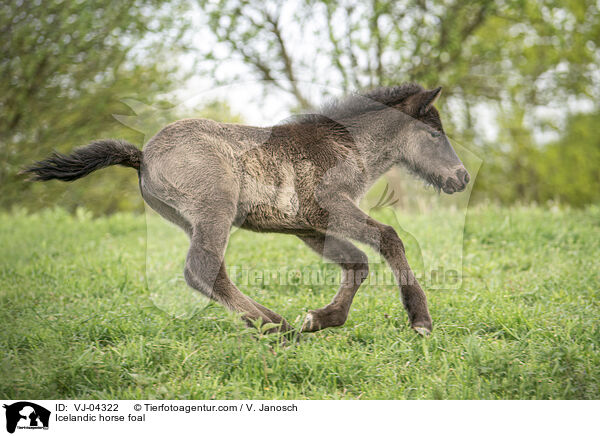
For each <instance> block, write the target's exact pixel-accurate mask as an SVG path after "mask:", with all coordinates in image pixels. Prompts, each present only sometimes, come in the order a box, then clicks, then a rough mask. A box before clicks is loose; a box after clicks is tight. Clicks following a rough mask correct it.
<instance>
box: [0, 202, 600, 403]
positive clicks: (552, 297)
mask: <svg viewBox="0 0 600 436" xmlns="http://www.w3.org/2000/svg"><path fill="white" fill-rule="evenodd" d="M415 218H416V219H421V220H422V221H423V225H424V226H426V227H428V228H439V227H443V226H444V225H445V223H447V222H448V221H452V220H454V219H456V216H455V215H454V214H451V213H450V214H448V213H444V214H440V215H435V214H434V215H428V216H423V217H415ZM599 219H600V209H598V207H589V208H587V209H584V210H553V211H549V210H545V209H539V208H511V209H508V208H504V209H503V208H497V207H479V208H474V209H471V210H470V213H469V215H468V217H467V227H466V230H465V249H464V250H465V254H464V274H465V279H464V281H463V284H462V288H461V289H460V290H459V291H441V290H440V291H429V292H428V297H429V302H430V305H431V313H432V315H433V318H434V322H435V330H434V333H433V335H432V336H431V337H430V338H429V339H422V338H419V337H417V336H416V335H415V334H414V333H413V332H412V331H411V330H410V328H409V327H408V323H407V319H406V314H405V312H404V309H403V307H402V303H401V301H400V299H399V297H398V293H397V290H396V288H395V287H394V286H391V285H390V286H387V285H384V286H375V285H370V286H363V287H362V288H361V290H360V291H359V292H358V294H357V296H356V298H355V301H354V304H353V309H352V311H351V313H350V318H349V320H348V322H347V323H346V325H345V326H344V327H341V328H338V329H329V330H324V331H322V332H318V333H315V334H305V335H303V338H302V340H301V341H300V342H299V343H292V344H289V345H287V346H283V345H280V344H279V343H278V342H277V341H276V340H274V339H273V338H269V337H267V336H259V337H256V334H255V333H253V332H252V331H251V330H249V329H246V328H245V327H244V326H243V324H242V322H241V321H239V320H238V319H237V317H235V316H234V315H230V314H228V313H227V312H226V311H225V309H223V308H222V307H220V306H218V305H215V304H209V305H208V306H200V307H199V308H198V309H197V310H194V311H193V313H192V314H191V316H190V317H187V318H186V317H173V316H171V315H169V314H168V313H166V312H164V311H161V310H159V309H158V308H157V307H156V305H155V301H154V300H153V299H152V298H151V292H152V290H151V289H148V288H146V286H145V281H144V278H145V271H146V264H145V252H144V249H145V245H146V244H145V242H146V228H145V225H144V224H145V220H144V217H142V216H139V215H132V214H115V215H112V216H110V217H102V218H98V219H92V218H91V214H89V213H84V212H81V211H80V212H79V213H77V214H76V215H75V216H73V215H70V214H68V213H66V212H64V211H62V210H59V209H55V210H51V211H50V210H46V211H44V212H41V213H38V214H34V215H25V214H23V213H14V214H10V215H9V214H2V215H0V322H1V323H2V326H3V327H2V329H0V347H1V348H2V350H3V352H2V354H0V371H1V374H2V377H0V397H1V398H40V399H44V398H81V399H100V398H101V399H108V398H115V399H117V398H119V399H134V398H135V399H143V398H146V399H148V398H149V399H152V398H170V399H175V398H177V399H210V398H218V399H239V398H248V397H251V398H267V399H281V398H284V399H286V398H287V399H298V398H312V399H338V398H362V399H396V398H398V399H399V398H409V399H417V398H427V399H437V398H454V399H478V398H487V399H497V398H501V399H533V398H536V399H598V393H599V392H600V353H598V347H599V346H600V331H599V326H600V316H599V314H600V311H599V310H598V309H599V307H598V301H600V294H599V293H600V291H599V290H600V275H599V271H598V268H597V251H598V246H599V244H600V234H599V233H598V231H597V227H598V221H599ZM153 225H154V224H152V223H151V227H152V226H153ZM427 235H428V236H427ZM427 235H426V236H424V237H426V238H428V240H423V241H420V242H422V243H425V242H427V243H428V244H433V245H436V244H438V243H439V241H440V238H438V237H437V235H436V234H435V232H430V233H428V234H427ZM184 239H185V238H182V241H183V240H184ZM184 242H185V241H183V242H182V243H184ZM175 243H177V244H178V243H179V242H177V241H176V242H175ZM436 246H437V245H436ZM540 247H543V248H544V249H543V250H540ZM438 248H439V247H438ZM184 250H185V247H181V255H182V256H183V255H184ZM408 256H409V261H411V260H412V259H411V257H412V253H411V251H410V249H409V251H408ZM370 257H371V260H372V261H373V260H375V258H374V256H372V253H370ZM166 261H169V259H166ZM227 261H228V265H230V266H231V265H241V266H246V267H248V268H250V269H256V270H260V269H262V268H266V267H268V268H272V269H273V270H278V269H280V268H281V269H283V270H284V271H289V272H291V273H293V272H294V271H296V270H301V269H303V268H308V269H315V268H317V267H321V268H323V267H324V268H327V269H333V270H336V268H335V267H334V266H331V265H326V266H323V264H322V262H321V260H320V259H319V258H318V257H317V256H316V255H314V254H313V253H311V252H310V251H309V250H308V249H307V248H306V247H304V246H303V244H302V243H301V242H300V241H299V240H297V239H296V238H294V237H291V236H281V235H260V234H255V233H248V232H244V231H239V232H236V233H235V234H234V235H233V236H232V243H231V245H230V248H229V250H228V253H227ZM290 262H291V263H290ZM381 268H384V266H383V264H377V263H374V264H373V265H372V270H373V273H374V274H375V273H377V272H378V271H379V270H380V269H381ZM178 272H179V275H181V269H179V270H178ZM172 278H173V279H174V278H175V277H172ZM241 287H242V290H243V291H244V292H246V293H248V294H249V295H250V296H251V297H253V298H255V299H257V300H258V301H260V302H261V303H263V304H265V305H267V306H268V307H271V308H273V309H275V310H277V311H279V312H280V313H282V314H283V315H284V316H286V317H287V319H288V320H290V321H291V322H292V323H294V324H295V325H296V326H298V325H300V323H301V321H302V315H303V314H304V313H305V312H306V311H307V310H308V309H314V308H317V307H319V306H322V305H324V304H326V303H327V302H328V301H329V299H330V298H331V297H332V295H333V293H334V292H335V289H336V285H334V284H331V285H330V284H322V285H315V284H312V285H311V284H308V285H304V284H302V283H289V284H287V285H286V286H279V285H278V284H276V283H271V284H268V283H263V282H260V281H259V282H256V283H253V284H252V283H251V284H248V285H243V286H241ZM188 292H190V293H193V291H191V290H189V291H188Z"/></svg>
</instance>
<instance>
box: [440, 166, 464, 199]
mask: <svg viewBox="0 0 600 436" xmlns="http://www.w3.org/2000/svg"><path fill="white" fill-rule="evenodd" d="M470 180H471V176H469V173H468V172H467V170H466V169H464V168H459V169H457V170H456V173H455V174H454V176H452V177H448V178H447V179H446V181H445V182H444V184H443V185H442V190H443V191H444V192H445V193H446V194H454V193H455V192H460V191H464V189H465V188H466V187H467V185H468V184H469V181H470Z"/></svg>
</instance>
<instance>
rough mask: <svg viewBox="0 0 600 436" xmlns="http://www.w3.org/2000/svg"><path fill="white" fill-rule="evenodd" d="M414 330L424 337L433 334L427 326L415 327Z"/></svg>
mask: <svg viewBox="0 0 600 436" xmlns="http://www.w3.org/2000/svg"><path fill="white" fill-rule="evenodd" d="M413 330H414V331H416V332H417V333H418V334H419V335H420V336H423V337H427V336H429V335H430V334H431V330H429V329H428V328H427V327H423V326H416V327H413Z"/></svg>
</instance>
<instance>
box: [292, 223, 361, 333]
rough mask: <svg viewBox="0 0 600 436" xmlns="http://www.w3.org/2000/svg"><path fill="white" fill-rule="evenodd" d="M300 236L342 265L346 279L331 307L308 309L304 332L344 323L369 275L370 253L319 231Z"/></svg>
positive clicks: (303, 327) (329, 305)
mask: <svg viewBox="0 0 600 436" xmlns="http://www.w3.org/2000/svg"><path fill="white" fill-rule="evenodd" d="M299 238H300V239H302V241H304V243H305V244H306V245H308V246H309V247H310V248H312V249H313V250H314V251H315V252H317V253H318V254H320V255H321V256H323V257H324V258H326V259H329V260H331V261H333V262H335V263H337V264H339V265H340V266H341V267H342V282H341V283H340V288H339V290H338V292H337V294H335V297H333V300H331V303H329V304H328V305H327V306H325V307H322V308H321V309H317V310H311V311H309V312H308V315H307V316H306V320H305V321H304V324H303V326H302V331H303V332H314V331H317V330H321V329H324V328H327V327H338V326H341V325H343V324H344V323H345V322H346V319H347V318H348V312H349V311H350V305H351V304H352V300H353V299H354V295H355V294H356V291H358V288H359V287H360V285H361V283H362V282H363V281H364V280H365V279H366V278H367V276H368V274H369V264H368V258H367V255H366V254H365V253H363V252H362V251H361V250H359V249H358V248H356V247H355V246H354V245H353V244H352V243H350V242H348V241H345V240H343V239H340V238H336V237H334V236H325V235H324V234H322V233H317V234H315V235H311V236H299Z"/></svg>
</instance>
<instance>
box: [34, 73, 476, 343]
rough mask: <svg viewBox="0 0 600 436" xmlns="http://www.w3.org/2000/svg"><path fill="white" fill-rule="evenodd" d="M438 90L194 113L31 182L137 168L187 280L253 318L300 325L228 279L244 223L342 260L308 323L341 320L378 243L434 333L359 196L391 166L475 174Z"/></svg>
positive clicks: (398, 258) (426, 174)
mask: <svg viewBox="0 0 600 436" xmlns="http://www.w3.org/2000/svg"><path fill="white" fill-rule="evenodd" d="M440 93H441V88H436V89H433V90H425V89H424V88H422V87H421V86H419V85H416V84H406V85H402V86H397V87H392V88H380V89H376V90H373V91H370V92H367V93H364V94H359V95H354V96H350V97H347V98H345V99H342V100H340V101H337V102H334V103H332V104H330V105H329V106H328V107H326V108H325V109H323V110H322V111H321V113H319V114H317V115H304V116H300V117H298V118H295V119H293V120H292V121H289V122H287V123H284V124H280V125H276V126H274V127H271V128H258V127H251V126H244V125H236V124H224V123H218V122H215V121H211V120H205V119H185V120H181V121H177V122H175V123H172V124H170V125H168V126H166V127H165V128H164V129H162V130H161V131H160V132H159V133H158V134H156V135H155V136H154V137H153V138H152V139H151V140H150V141H149V142H148V143H147V144H146V146H145V147H144V150H143V152H142V151H140V150H139V149H138V148H136V147H135V146H133V145H132V144H129V143H126V142H124V141H118V140H100V141H95V142H92V143H91V144H89V145H88V146H86V147H82V148H79V149H76V150H74V151H73V153H72V154H70V155H62V154H58V153H54V154H53V155H52V156H50V157H49V158H48V159H46V160H43V161H40V162H37V163H35V164H34V165H32V166H31V167H29V168H27V169H26V170H25V172H28V173H32V174H33V176H32V178H33V179H34V180H51V179H59V180H65V181H71V180H75V179H78V178H80V177H83V176H85V175H87V174H89V173H90V172H92V171H94V170H97V169H99V168H103V167H106V166H109V165H117V164H119V165H124V166H129V167H133V168H135V169H137V171H138V175H139V185H140V190H141V193H142V196H143V198H144V200H145V201H146V202H147V203H148V205H149V206H150V207H152V208H153V209H154V210H156V211H157V212H158V213H159V214H160V215H162V216H163V217H164V218H166V219H167V220H169V221H172V222H173V223H175V224H176V225H178V226H179V227H181V228H182V229H183V230H184V231H185V232H186V233H187V235H188V236H189V239H190V248H189V251H188V254H187V258H186V263H185V270H184V274H185V279H186V281H187V283H188V284H189V286H191V287H192V288H194V289H196V290H198V291H200V292H202V293H203V294H204V295H206V296H207V297H209V298H211V299H214V300H216V301H218V302H220V303H222V304H223V305H225V306H226V307H227V308H229V309H230V310H233V311H235V312H238V313H240V314H241V316H242V317H243V318H244V319H245V320H246V321H247V322H248V323H249V324H252V323H253V322H255V321H262V322H263V323H274V324H278V325H279V327H278V329H281V330H283V331H286V330H289V329H290V328H291V327H290V326H289V324H288V323H287V322H286V320H285V319H283V318H282V317H281V316H280V315H278V314H277V313H275V312H273V311H272V310H270V309H267V308H266V307H264V306H262V305H260V304H259V303H257V302H256V301H254V300H252V299H251V298H249V297H247V296H246V295H244V294H243V293H242V292H240V290H239V289H238V288H237V287H236V286H235V284H234V283H233V282H232V281H231V280H230V279H229V277H228V276H227V273H226V269H225V265H224V253H225V248H226V246H227V242H228V237H229V232H230V229H231V227H232V226H237V227H241V228H245V229H249V230H253V231H257V232H280V233H289V234H294V235H296V236H298V237H299V238H300V239H301V240H302V241H303V242H304V243H305V244H306V245H308V246H309V247H310V248H312V249H313V250H315V251H316V252H317V253H319V254H320V255H322V256H324V257H325V258H327V259H330V260H332V261H334V262H336V263H338V264H339V265H340V266H341V268H342V282H341V285H340V288H339V290H338V292H337V294H336V295H335V297H334V298H333V300H332V301H331V303H329V304H328V305H326V306H325V307H323V308H320V309H317V310H311V311H310V312H309V313H308V315H307V316H306V319H305V321H304V324H303V326H302V331H307V332H312V331H316V330H320V329H323V328H326V327H335V326H341V325H342V324H344V322H345V321H346V319H347V317H348V312H349V309H350V305H351V303H352V299H353V298H354V295H355V294H356V291H357V290H358V288H359V286H360V285H361V283H362V282H363V281H364V279H365V278H366V277H367V274H368V270H369V268H368V259H367V256H366V255H365V253H364V252H363V251H361V250H359V249H358V248H357V247H356V246H354V245H353V244H352V243H351V242H350V240H355V241H358V242H362V243H365V244H368V245H370V246H371V247H373V248H374V249H375V250H377V251H378V252H379V253H381V255H382V256H383V257H384V258H385V259H386V261H387V262H388V264H389V265H390V267H391V268H392V270H393V272H394V274H395V276H396V279H397V281H398V285H399V286H400V289H401V294H402V301H403V303H404V306H405V308H406V310H407V312H408V317H409V320H410V323H411V326H412V328H413V329H415V330H416V331H417V332H418V333H420V334H424V335H425V334H428V333H430V332H431V330H432V321H431V317H430V315H429V311H428V308H427V299H426V297H425V293H424V292H423V290H422V289H421V287H420V285H419V283H418V282H417V280H416V279H415V277H414V275H413V273H412V271H411V269H410V267H409V265H408V262H407V260H406V255H405V253H404V246H403V244H402V241H401V240H400V238H399V237H398V234H397V233H396V231H395V230H394V229H393V228H392V227H390V226H388V225H385V224H382V223H379V222H378V221H376V220H374V219H372V218H371V217H369V216H368V215H367V214H365V213H364V212H363V211H362V210H361V209H360V208H359V207H358V206H357V204H358V201H359V200H360V198H361V197H362V196H363V195H364V194H365V192H366V191H367V189H368V188H369V187H370V186H371V185H372V184H373V183H374V182H375V181H376V180H377V179H378V178H379V177H380V176H381V175H382V174H383V173H385V172H386V171H387V170H388V169H390V168H391V167H392V166H395V165H402V166H404V167H406V168H408V169H409V170H410V171H412V172H413V173H415V174H417V175H418V176H420V177H421V178H423V179H424V180H425V181H426V182H428V183H430V184H432V185H434V186H435V187H436V188H438V189H441V190H443V191H444V192H446V193H448V194H452V193H454V192H457V191H462V190H463V189H465V187H466V185H467V184H468V182H469V174H468V173H467V171H466V169H465V168H464V166H463V164H462V163H461V161H460V159H459V158H458V157H457V156H456V153H455V152H454V149H453V148H452V146H451V145H450V142H449V141H448V138H447V137H446V135H445V134H444V130H443V128H442V123H441V121H440V117H439V114H438V112H437V110H436V109H435V107H434V106H433V104H434V102H435V101H436V100H437V99H438V97H439V96H440Z"/></svg>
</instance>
